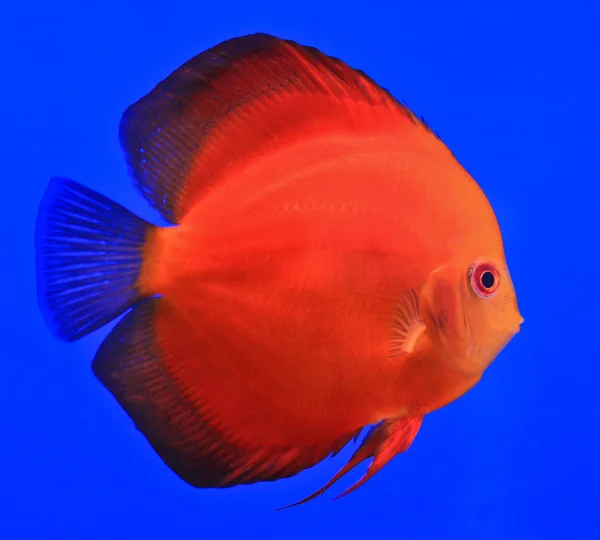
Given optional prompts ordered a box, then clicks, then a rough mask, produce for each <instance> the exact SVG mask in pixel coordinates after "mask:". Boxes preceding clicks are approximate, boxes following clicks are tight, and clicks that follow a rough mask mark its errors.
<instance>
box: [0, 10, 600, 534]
mask: <svg viewBox="0 0 600 540" xmlns="http://www.w3.org/2000/svg"><path fill="white" fill-rule="evenodd" d="M325 4H326V2H323V1H319V2H283V1H282V2H279V3H277V4H275V3H274V4H272V5H269V6H267V5H263V7H259V4H256V5H253V3H251V2H249V3H231V2H230V3H227V2H211V3H208V2H205V1H202V0H200V1H195V2H184V1H180V0H171V1H169V2H165V3H152V2H149V1H146V2H141V1H116V0H107V1H105V2H79V1H77V2H76V1H74V0H53V1H50V0H48V1H47V2H41V1H35V0H34V1H33V2H30V3H27V4H25V3H18V2H13V3H11V4H8V3H6V4H3V5H2V9H1V10H0V112H1V115H0V119H1V129H0V141H1V146H0V182H1V184H0V185H1V187H2V191H3V197H2V201H3V203H4V208H3V211H2V212H1V213H0V215H1V219H2V229H1V230H2V231H3V234H2V239H3V240H2V242H3V246H2V251H1V255H0V257H1V262H2V265H1V267H0V268H1V272H2V299H3V308H4V309H3V316H2V325H1V327H0V333H1V340H0V344H1V350H2V354H1V370H0V539H1V540H13V539H15V540H16V539H19V540H20V539H24V540H25V539H27V540H29V539H36V540H38V539H39V540H46V539H52V538H60V539H77V540H88V539H89V540H92V539H111V540H120V539H135V538H144V539H169V540H170V539H177V538H186V539H187V538H194V539H195V538H251V537H253V536H254V535H255V534H256V535H257V537H260V538H290V539H295V538H303V539H317V538H326V539H328V540H329V539H332V538H365V537H366V538H401V539H416V538H423V539H425V538H436V539H455V538H456V539H486V540H496V539H498V540H506V539H526V538H527V539H530V538H536V539H554V538H556V539H570V538H576V539H578V540H583V539H598V538H600V491H599V489H598V485H599V483H600V465H599V463H598V459H599V456H600V436H599V434H598V431H599V429H600V403H599V401H600V400H599V398H598V396H599V395H600V392H599V391H598V386H599V384H600V359H599V357H598V346H597V343H598V336H599V335H600V334H599V331H598V290H599V288H598V279H599V273H598V257H597V249H598V245H599V240H598V232H599V230H600V227H599V225H600V223H599V217H598V216H599V214H600V212H599V211H598V195H599V193H600V192H599V189H598V184H599V181H600V152H599V150H598V148H599V145H600V136H599V123H600V110H599V106H598V97H599V96H600V85H599V83H598V73H599V72H600V38H599V37H598V34H595V33H596V32H597V29H598V27H599V26H600V15H599V12H598V8H592V7H591V6H592V2H587V3H584V2H583V1H579V0H573V1H571V2H568V3H561V4H560V5H559V4H554V3H552V2H550V3H548V2H515V1H512V2H505V3H504V4H503V7H499V6H500V5H501V4H500V3H494V7H490V6H491V4H490V5H488V3H486V2H481V1H477V2H475V1H473V2H465V1H463V2H444V3H442V2H424V3H420V2H412V4H411V5H409V4H408V3H405V2H387V3H386V2H366V3H363V4H362V5H359V4H355V5H353V4H352V3H350V4H346V5H344V4H341V3H338V4H335V5H334V4H333V3H329V6H327V7H325ZM421 4H422V5H421ZM417 6H418V7H417ZM255 31H264V32H269V33H273V34H276V35H280V36H282V37H286V38H292V39H295V40H298V41H300V42H302V43H305V44H310V45H313V46H317V47H319V48H321V49H322V50H324V51H325V52H327V53H328V54H332V55H334V56H338V57H341V58H342V59H344V60H345V61H346V62H348V63H350V64H351V65H353V66H355V67H358V68H361V69H363V70H365V71H366V72H367V73H368V74H369V75H371V76H372V77H373V78H374V79H375V80H376V81H378V82H379V83H380V84H381V85H383V86H385V87H387V88H388V89H390V90H391V91H392V92H393V93H394V94H395V95H396V96H397V97H399V98H400V99H402V100H404V101H406V102H407V103H408V104H409V105H410V106H411V107H412V108H413V109H414V110H415V111H416V112H417V113H418V114H420V115H423V116H424V117H425V118H426V119H427V121H428V122H429V124H430V125H432V127H433V128H434V129H435V130H437V131H438V132H439V133H440V135H441V136H442V138H443V139H444V140H445V142H446V143H447V144H448V145H449V146H450V148H451V149H452V150H453V151H454V153H455V155H456V156H457V157H458V159H459V160H460V161H461V162H462V163H463V165H464V166H465V167H466V168H467V169H468V170H469V172H470V173H471V174H473V176H474V177H475V178H476V179H477V180H478V181H479V182H480V184H481V185H482V187H483V188H484V190H485V191H486V193H487V195H488V197H489V198H490V200H491V202H492V204H493V206H494V208H495V210H496V212H497V215H498V218H499V221H500V223H501V226H502V229H503V234H504V240H505V244H506V251H507V256H508V260H509V264H510V267H511V272H512V275H513V278H514V282H515V285H516V287H517V292H518V295H519V301H520V307H521V311H522V313H523V315H524V317H525V324H524V325H523V329H522V331H521V333H520V334H519V335H518V336H517V337H516V338H515V339H514V340H513V342H512V343H511V344H510V345H509V346H508V347H507V348H506V349H505V350H504V351H503V352H502V353H501V354H500V356H499V357H498V359H497V361H496V363H495V364H494V365H493V366H492V367H491V368H490V369H489V371H488V372H487V373H486V374H485V376H484V378H483V380H482V381H481V383H480V384H479V385H478V386H477V387H476V388H474V389H473V390H472V391H471V392H469V393H468V394H467V395H466V396H464V397H463V398H461V399H460V400H458V401H457V402H455V403H453V404H452V405H450V406H448V407H446V408H445V409H443V410H441V411H439V412H436V413H434V414H431V415H430V416H429V417H428V418H427V419H426V421H425V423H424V425H423V428H422V430H421V432H420V433H419V435H418V436H417V438H416V439H415V442H414V444H413V446H412V447H411V449H410V450H409V451H408V452H407V453H406V454H405V455H402V456H400V457H397V458H396V459H395V460H394V461H393V462H392V463H391V464H390V465H388V466H387V467H386V468H385V470H384V471H383V472H381V473H379V474H378V475H377V476H376V477H375V478H374V479H372V480H371V481H370V482H368V483H367V484H366V485H365V486H364V487H362V488H361V489H359V490H358V491H356V492H355V493H353V494H352V495H350V496H348V497H346V498H344V499H341V500H339V501H336V502H332V501H331V498H332V497H333V495H335V494H336V493H339V490H340V488H344V487H346V486H347V485H349V484H350V483H351V482H353V481H354V480H356V479H357V478H358V477H359V476H360V475H362V473H363V470H364V467H363V468H361V469H360V470H357V471H354V472H353V473H352V474H351V478H349V479H347V480H346V481H345V482H344V483H342V484H340V485H338V486H336V488H335V489H334V490H332V492H331V493H328V494H326V495H325V497H323V498H321V499H318V500H316V501H313V502H312V503H310V504H307V505H305V506H302V507H300V508H295V509H292V510H289V511H285V512H277V513H275V512H273V509H274V508H275V507H277V506H280V505H282V504H287V503H291V502H293V501H295V500H297V499H299V498H301V497H303V496H304V495H306V494H308V493H310V492H311V491H312V490H313V489H316V488H317V487H320V486H321V485H322V484H323V483H324V482H325V481H327V480H328V479H329V478H330V476H331V475H332V474H333V473H335V472H336V471H337V469H338V468H339V467H341V466H342V465H343V464H344V463H345V462H346V460H347V459H348V458H349V456H350V454H351V452H352V451H353V448H352V447H348V448H347V449H345V450H344V451H343V452H342V454H341V455H339V456H338V457H336V458H335V459H333V460H327V461H325V462H324V463H322V464H320V465H318V466H316V467H315V468H313V469H311V470H309V471H306V472H304V473H302V474H300V475H299V476H297V477H295V478H293V479H289V480H283V481H280V482H276V483H265V484H257V485H254V486H246V487H238V488H234V489H230V490H206V491H200V490H195V489H193V488H191V487H189V486H188V485H186V484H184V483H183V482H182V481H180V480H179V479H178V478H177V477H176V476H175V475H174V474H173V473H172V472H171V471H169V470H168V469H167V468H166V466H164V465H163V463H162V462H161V461H160V460H159V458H158V457H157V456H156V454H155V453H154V452H153V451H152V450H151V448H150V447H149V445H148V444H147V442H146V441H145V440H144V439H143V437H142V436H141V435H140V434H139V433H138V432H136V430H135V429H134V428H133V425H132V423H131V421H130V420H129V419H128V418H127V416H126V415H125V414H124V412H123V411H122V410H121V409H120V408H119V406H118V405H117V403H116V401H115V400H114V399H113V398H112V396H110V395H109V393H108V392H107V391H106V390H105V389H104V388H103V387H102V386H101V385H100V383H99V382H98V381H97V380H96V379H95V378H94V376H93V374H92V372H91V369H90V363H91V360H92V358H93V355H94V353H95V351H96V349H97V347H98V345H99V344H100V342H101V340H102V339H103V338H104V336H106V334H107V333H108V331H109V330H110V329H111V328H112V326H113V325H112V324H111V325H109V326H108V327H107V328H103V329H102V330H100V331H98V332H96V333H95V334H93V335H92V336H90V337H87V338H85V339H84V340H82V341H80V342H77V343H74V344H67V343H63V342H60V341H59V340H57V339H55V338H54V337H53V336H52V335H51V333H50V332H49V330H48V329H47V327H46V326H45V324H44V322H43V320H42V317H41V315H40V313H39V310H38V308H37V305H36V296H35V272H34V244H33V233H34V225H35V217H36V212H37V208H38V204H39V201H40V198H41V196H42V193H43V191H44V189H45V187H46V185H47V182H48V179H49V177H50V176H53V175H62V176H68V177H71V178H74V179H76V180H78V181H80V182H82V183H84V184H85V185H87V186H90V187H92V188H94V189H97V190H99V191H101V192H102V193H104V194H105V195H108V196H110V197H112V198H114V199H115V200H117V201H119V202H120V203H122V204H124V205H126V206H127V207H129V208H130V209H132V210H133V211H135V212H137V213H138V214H139V215H141V216H142V217H145V218H146V219H150V220H154V221H155V222H156V220H157V215H156V214H155V213H154V212H153V211H152V210H151V209H150V208H149V207H148V206H147V204H146V203H145V202H144V201H143V199H142V197H141V196H140V195H138V194H137V193H136V191H135V190H134V188H133V186H132V183H131V181H130V180H129V178H128V177H127V174H126V170H125V164H124V160H123V157H122V154H121V150H120V147H119V143H118V140H117V126H118V122H119V119H120V116H121V114H122V112H123V111H124V110H125V108H126V107H127V106H128V105H130V104H131V103H133V102H134V101H136V100H137V99H138V98H140V97H141V96H142V95H143V94H145V93H146V92H148V91H149V90H150V89H151V88H152V87H153V86H154V85H155V84H156V83H157V82H158V81H159V80H161V79H162V78H164V77H165V76H167V75H168V74H169V73H170V72H171V71H172V70H173V69H175V68H176V67H178V66H179V65H180V64H182V63H183V62H185V61H186V60H188V59H189V58H191V57H192V56H194V55H195V54H197V53H198V52H200V51H201V50H204V49H206V48H208V47H210V46H212V45H214V44H216V43H218V42H220V41H222V40H224V39H227V38H230V37H233V36H236V35H241V34H246V33H252V32H255ZM440 181H443V179H440ZM336 490H337V491H336ZM258 535H260V536H258Z"/></svg>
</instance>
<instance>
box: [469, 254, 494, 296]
mask: <svg viewBox="0 0 600 540" xmlns="http://www.w3.org/2000/svg"><path fill="white" fill-rule="evenodd" d="M469 281H470V282H471V288H472V289H473V290H474V291H475V293H476V294H477V295H479V296H481V297H482V298H489V297H490V296H492V295H493V294H494V293H495V292H496V290H497V289H498V285H500V272H499V271H498V268H496V266H494V265H493V264H491V263H488V262H480V263H476V264H474V265H473V266H472V267H471V270H470V271H469Z"/></svg>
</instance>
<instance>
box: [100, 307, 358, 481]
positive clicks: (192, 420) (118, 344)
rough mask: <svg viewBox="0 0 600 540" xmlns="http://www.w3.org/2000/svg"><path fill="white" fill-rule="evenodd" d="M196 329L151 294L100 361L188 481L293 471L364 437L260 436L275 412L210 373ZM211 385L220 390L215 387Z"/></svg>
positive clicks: (110, 384)
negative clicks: (259, 426) (308, 440)
mask: <svg viewBox="0 0 600 540" xmlns="http://www.w3.org/2000/svg"><path fill="white" fill-rule="evenodd" d="M189 334H193V332H190V331H189V328H188V327H186V324H185V320H182V319H180V318H178V312H177V311H176V310H175V309H174V308H173V307H172V306H171V305H170V304H169V302H168V301H167V300H166V299H165V298H164V297H163V298H156V297H153V298H148V299H145V300H142V301H141V302H139V303H138V304H137V305H136V306H135V307H134V308H133V309H132V310H131V311H130V312H129V313H128V314H127V315H125V317H123V319H122V320H121V321H120V322H119V323H118V324H117V325H116V326H115V328H114V329H113V331H112V332H111V334H109V336H108V337H107V338H106V340H105V341H104V343H103V344H102V345H101V346H100V349H99V350H98V353H97V355H96V357H95V358H94V361H93V370H94V373H95V375H96V376H97V377H98V379H99V380H100V381H101V382H102V384H103V385H104V386H105V387H106V388H107V389H108V390H109V391H110V392H111V393H112V395H113V396H114V397H115V398H116V399H117V401H118V402H119V403H120V405H121V406H122V407H123V409H124V410H125V411H126V412H127V414H128V415H129V416H130V417H131V419H132V420H133V421H134V423H135V425H136V427H137V429H138V430H139V431H140V432H141V433H142V434H143V435H144V436H145V437H146V439H147V440H148V442H149V443H150V445H151V446H152V447H153V449H154V450H155V451H156V452H157V454H158V455H159V456H160V457H161V459H162V460H163V461H164V462H165V463H166V464H167V466H168V467H169V468H170V469H171V470H173V471H174V472H175V473H176V474H177V475H178V476H179V477H180V478H181V479H182V480H184V481H185V482H187V483H189V484H191V485H192V486H195V487H229V486H235V485H239V484H252V483H255V482H261V481H271V480H277V479H280V478H287V477H290V476H293V475H295V474H297V473H299V472H301V471H303V470H305V469H307V468H309V467H311V466H313V465H315V464H316V463H318V462H320V461H322V460H323V459H325V458H326V457H327V456H328V455H330V454H332V453H337V452H339V451H340V450H341V449H342V448H343V447H344V446H345V445H346V444H347V443H348V442H349V441H350V440H351V439H352V438H353V437H355V436H357V432H352V433H347V434H336V435H335V436H332V437H331V439H330V440H326V441H321V442H319V443H312V444H302V443H301V441H300V442H299V444H298V445H296V446H294V445H293V444H288V445H282V444H276V443H273V441H265V440H262V439H261V438H258V437H256V435H255V434H256V431H257V430H256V428H255V424H254V423H253V421H254V420H256V421H261V422H262V423H263V424H264V423H265V422H268V420H269V418H266V417H264V416H261V417H259V418H258V419H255V418H254V417H253V416H250V417H249V416H248V411H250V410H252V409H253V406H254V405H256V404H255V403H253V402H252V396H251V395H243V394H241V393H238V392H237V391H233V392H232V391H230V390H231V388H230V387H229V386H227V380H226V379H221V380H219V379H218V378H217V377H216V375H215V374H214V373H211V371H210V369H211V368H210V366H211V363H210V362H208V361H207V360H209V359H210V358H209V354H210V351H208V350H207V347H205V348H204V349H203V348H202V347H201V345H202V343H199V342H198V340H196V339H195V338H194V336H193V335H192V336H190V335H189ZM212 365H213V366H214V363H213V364H212ZM210 388H216V389H217V390H215V391H214V393H212V394H211V391H210ZM226 409H228V410H227V413H228V414H227V415H224V414H223V412H224V410H226ZM276 415H277V412H276V411H274V412H273V414H272V416H276ZM232 419H239V420H238V421H237V422H235V423H234V422H233V421H232Z"/></svg>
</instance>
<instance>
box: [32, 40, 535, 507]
mask: <svg viewBox="0 0 600 540" xmlns="http://www.w3.org/2000/svg"><path fill="white" fill-rule="evenodd" d="M120 141H121V144H122V148H123V151H124V154H125V156H126V161H127V165H128V168H129V172H130V175H131V176H132V178H133V180H134V182H135V185H136V186H137V188H138V189H139V191H140V192H141V194H142V195H143V197H144V198H145V199H146V200H147V202H148V203H149V204H150V205H151V206H152V207H154V208H155V209H157V210H158V211H159V212H160V214H161V216H162V217H163V218H164V219H165V220H166V222H167V223H168V225H167V226H158V225H154V224H151V223H149V222H147V221H145V220H143V219H141V218H140V217H138V216H136V215H134V214H133V213H131V212H130V211H129V210H127V209H125V208H124V207H123V206H121V205H119V204H118V203H116V202H114V201H112V200H110V199H108V198H107V197H105V196H104V195H101V194H99V193H96V192H95V191H93V190H91V189H89V188H86V187H84V186H83V185H81V184H79V183H77V182H75V181H73V180H70V179H65V178H54V179H52V180H51V182H50V184H49V186H48V188H47V190H46V193H45V195H44V197H43V200H42V202H41V205H40V210H39V215H38V220H37V225H36V252H37V261H36V263H37V271H38V273H37V282H38V297H39V305H40V308H41V311H42V313H43V315H44V317H45V319H46V321H47V323H48V325H49V326H50V328H51V329H52V331H53V332H54V333H55V334H56V335H57V336H58V337H59V338H62V339H64V340H67V341H73V340H77V339H79V338H82V337H84V336H86V335H88V334H90V333H91V332H93V331H95V330H96V329H99V328H100V327H102V326H104V325H106V324H107V323H109V322H110V321H112V320H113V319H115V318H117V317H118V316H120V315H121V314H123V313H124V312H128V313H127V314H126V315H125V316H124V317H123V318H122V320H120V321H119V322H118V323H117V324H116V326H115V327H114V329H113V330H112V332H111V333H110V334H109V335H108V337H107V338H106V339H105V340H104V342H103V343H102V344H101V346H100V347H99V350H98V352H97V354H96V356H95V358H94V360H93V364H92V369H93V372H94V373H95V375H96V376H97V378H98V379H99V380H100V382H101V383H102V384H103V385H104V386H105V387H106V388H107V389H108V391H110V393H111V394H112V395H113V396H114V398H115V399H116V400H117V401H118V403H119V404H120V405H121V407H122V408H123V409H124V411H125V412H126V413H127V414H128V415H129V416H130V417H131V419H132V420H133V422H134V423H135V425H136V426H137V428H138V429H139V430H140V431H141V433H142V434H143V435H144V436H145V438H146V439H147V440H148V441H149V444H150V445H151V446H152V447H153V448H154V450H155V451H156V453H157V454H158V455H159V456H160V458H161V459H162V460H163V461H164V462H165V463H166V464H167V465H168V466H169V467H170V468H171V469H172V470H173V471H174V472H175V473H176V474H177V475H179V477H181V478H182V479H183V480H184V481H186V482H188V483H189V484H191V485H193V486H197V487H229V486H236V485H240V484H251V483H255V482H262V481H271V480H277V479H281V478H287V477H291V476H293V475H296V474H298V473H299V472H301V471H303V470H305V469H307V468H309V467H312V466H313V465H315V464H317V463H319V462H320V461H322V460H323V459H325V458H326V457H327V456H329V455H332V454H333V455H335V454H336V453H337V452H339V451H340V450H341V449H342V448H343V447H344V446H345V445H346V444H347V443H349V442H350V441H351V440H356V439H357V437H358V436H359V434H360V433H361V432H362V430H363V429H364V428H365V427H367V426H374V427H372V428H371V431H370V432H369V434H368V435H367V436H366V438H365V439H364V441H363V442H362V445H361V446H360V447H359V448H358V450H357V451H356V453H355V455H354V456H353V457H352V458H351V460H350V462H349V463H348V465H346V467H344V468H343V469H342V470H341V471H340V473H339V474H338V475H336V476H335V477H334V478H333V479H332V481H331V482H330V483H329V484H327V485H326V486H325V487H324V488H322V489H321V490H319V491H317V492H316V493H315V494H313V495H312V496H310V497H307V498H306V499H304V500H303V501H301V502H305V501H306V500H309V499H311V498H313V497H314V496H315V495H317V494H320V493H322V492H323V491H324V490H325V489H327V488H328V487H329V486H330V485H331V484H332V483H333V482H335V481H337V480H338V479H339V477H341V476H342V475H343V474H345V473H346V472H347V471H348V470H350V469H351V468H353V467H354V466H356V465H357V464H358V463H360V462H362V461H364V460H366V459H369V458H373V461H372V463H371V465H370V467H369V469H368V471H367V473H366V475H365V476H364V477H363V479H362V480H360V481H359V483H358V484H357V485H360V484H362V483H364V481H365V480H367V479H368V478H371V477H372V476H373V475H374V474H375V473H376V472H377V471H379V470H380V469H381V468H382V467H383V466H384V465H385V464H386V463H388V462H389V461H390V460H391V459H392V458H393V457H394V456H395V455H397V454H398V453H400V452H403V451H405V450H407V449H408V447H409V446H410V445H411V443H412V441H413V439H414V437H415V436H416V434H417V432H418V431H419V428H420V426H421V423H422V420H423V417H424V416H425V415H426V414H427V413H429V412H431V411H434V410H436V409H439V408H440V407H443V406H444V405H446V404H448V403H450V402H452V401H453V400H455V399H457V398H458V397H460V396H461V395H463V394H464V393H465V392H467V391H468V390H469V389H470V388H472V387H473V386H474V385H475V384H476V383H477V382H478V381H479V379H480V378H481V376H482V374H483V372H484V371H485V370H486V368H487V367H488V366H489V365H490V363H491V362H493V360H494V359H495V358H496V356H497V355H498V353H499V352H500V351H501V350H502V349H503V348H504V347H505V346H506V345H507V343H508V342H509V341H510V340H511V339H512V337H513V336H514V335H515V334H516V333H517V332H518V331H519V329H520V325H521V323H522V321H523V318H522V316H521V314H520V312H519V308H518V305H517V298H516V293H515V289H514V286H513V283H512V280H511V276H510V274H509V270H508V267H507V263H506V258H505V253H504V248H503V241H502V237H501V232H500V227H499V224H498V221H497V219H496V216H495V214H494V212H493V210H492V207H491V205H490V203H489V201H488V199H487V198H486V196H485V194H484V193H483V191H482V190H481V189H480V187H479V186H478V184H477V183H476V182H475V180H474V179H473V178H472V177H471V176H470V175H469V174H468V173H467V172H466V170H465V169H464V168H463V167H462V166H461V165H460V164H459V163H458V161H457V160H456V159H455V157H454V156H453V154H452V153H451V152H450V150H449V149H448V148H447V146H446V145H445V144H444V143H443V142H442V141H441V139H440V138H439V137H438V136H437V135H436V134H435V133H434V132H433V131H432V130H431V129H430V128H429V127H428V125H427V124H426V123H425V122H424V120H422V119H419V118H417V116H415V114H414V113H413V112H412V111H411V110H410V109H409V108H408V107H407V106H406V105H404V104H403V103H401V102H399V101H398V100H397V99H395V98H394V97H392V95H391V94H390V93H389V92H388V91H387V90H385V89H383V88H382V87H380V86H378V85H377V84H376V83H375V82H374V81H373V80H371V79H370V78H369V77H368V76H367V75H366V74H365V73H363V72H361V71H358V70H356V69H353V68H351V67H350V66H348V65H347V64H345V63H344V62H342V61H340V60H338V59H336V58H333V57H330V56H327V55H325V54H324V53H322V52H320V51H318V50H317V49H315V48H312V47H308V46H302V45H300V44H298V43H295V42H293V41H289V40H284V39H280V38H277V37H274V36H270V35H266V34H255V35H249V36H244V37H239V38H235V39H231V40H228V41H225V42H223V43H221V44H219V45H217V46H215V47H213V48H211V49H209V50H207V51H205V52H203V53H201V54H199V55H198V56H196V57H195V58H193V59H192V60H190V61H189V62H187V63H186V64H184V65H183V66H181V67H180V68H179V69H177V70H175V71H174V72H173V73H172V74H171V75H170V76H168V77H167V78H166V79H165V80H164V81H162V82H160V83H159V84H158V85H157V86H156V87H155V88H154V89H153V90H152V91H151V92H149V93H148V94H147V95H146V96H144V97H143V98H141V99H140V100H139V101H138V102H137V103H135V104H133V105H132V106H130V107H129V108H128V109H127V110H126V111H125V113H124V115H123V117H122V120H121V123H120ZM355 487H356V486H355ZM352 489H354V488H351V489H350V490H348V491H351V490H352Z"/></svg>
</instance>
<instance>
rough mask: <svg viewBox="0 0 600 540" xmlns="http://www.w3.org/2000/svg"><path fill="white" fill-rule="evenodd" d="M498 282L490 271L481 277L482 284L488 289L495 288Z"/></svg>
mask: <svg viewBox="0 0 600 540" xmlns="http://www.w3.org/2000/svg"><path fill="white" fill-rule="evenodd" d="M495 282H496V278H495V277H494V274H492V273H491V272H490V271H489V270H488V271H485V272H484V273H483V274H482V275H481V284H482V285H483V286H484V287H485V288H486V289H491V288H492V287H493V286H494V283H495Z"/></svg>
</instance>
